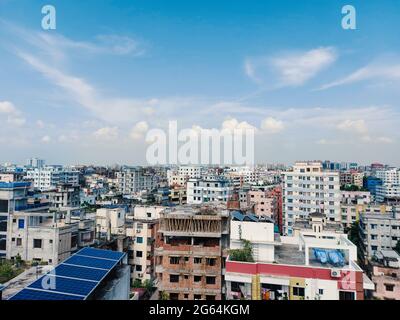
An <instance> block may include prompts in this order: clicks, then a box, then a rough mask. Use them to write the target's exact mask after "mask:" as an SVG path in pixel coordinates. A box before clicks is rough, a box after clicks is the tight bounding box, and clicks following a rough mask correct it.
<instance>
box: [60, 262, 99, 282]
mask: <svg viewBox="0 0 400 320" xmlns="http://www.w3.org/2000/svg"><path fill="white" fill-rule="evenodd" d="M53 272H54V275H56V276H64V277H71V278H78V279H87V280H95V281H100V280H101V279H102V278H103V277H104V276H105V275H106V274H107V271H106V270H99V269H93V268H85V267H77V266H68V265H65V264H60V265H59V266H57V267H56V268H55V270H54V271H53Z"/></svg>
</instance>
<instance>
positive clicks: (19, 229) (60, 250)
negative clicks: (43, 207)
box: [7, 212, 79, 264]
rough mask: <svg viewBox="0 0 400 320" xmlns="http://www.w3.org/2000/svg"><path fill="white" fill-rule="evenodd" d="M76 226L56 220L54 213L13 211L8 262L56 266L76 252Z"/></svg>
mask: <svg viewBox="0 0 400 320" xmlns="http://www.w3.org/2000/svg"><path fill="white" fill-rule="evenodd" d="M78 227H79V224H78V223H71V224H67V223H65V221H58V220H57V219H56V217H55V214H54V215H52V214H49V213H37V212H35V213H32V212H31V213H29V212H15V213H13V214H10V218H9V228H8V234H7V259H15V258H16V257H17V256H18V255H19V256H20V257H21V259H22V260H23V261H36V262H46V263H48V264H58V263H59V262H61V261H63V260H65V259H66V258H68V257H69V256H70V255H71V252H73V251H75V250H77V249H78V246H77V245H78V243H77V241H76V234H77V233H78Z"/></svg>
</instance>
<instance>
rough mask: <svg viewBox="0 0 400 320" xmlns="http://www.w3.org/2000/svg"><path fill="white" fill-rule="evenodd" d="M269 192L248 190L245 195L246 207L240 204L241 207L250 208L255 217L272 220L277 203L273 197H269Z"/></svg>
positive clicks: (267, 190) (265, 190) (264, 189)
mask: <svg viewBox="0 0 400 320" xmlns="http://www.w3.org/2000/svg"><path fill="white" fill-rule="evenodd" d="M269 191H270V190H269V189H267V188H263V189H253V190H249V191H248V192H247V194H246V206H243V204H242V205H241V207H244V208H251V209H252V211H253V213H254V214H255V215H257V216H266V217H270V218H274V217H275V216H276V215H277V213H276V211H277V209H278V203H277V199H276V198H275V197H273V196H270V194H269Z"/></svg>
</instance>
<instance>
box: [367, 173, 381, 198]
mask: <svg viewBox="0 0 400 320" xmlns="http://www.w3.org/2000/svg"><path fill="white" fill-rule="evenodd" d="M381 185H382V180H381V179H379V178H377V177H374V176H368V177H366V178H365V180H364V188H365V189H367V190H368V191H369V192H370V193H371V196H373V197H374V199H375V196H376V188H377V187H378V186H381Z"/></svg>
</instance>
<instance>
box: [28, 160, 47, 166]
mask: <svg viewBox="0 0 400 320" xmlns="http://www.w3.org/2000/svg"><path fill="white" fill-rule="evenodd" d="M26 165H27V167H30V168H43V167H44V165H45V161H44V160H43V159H38V158H30V159H28V160H27V162H26Z"/></svg>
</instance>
